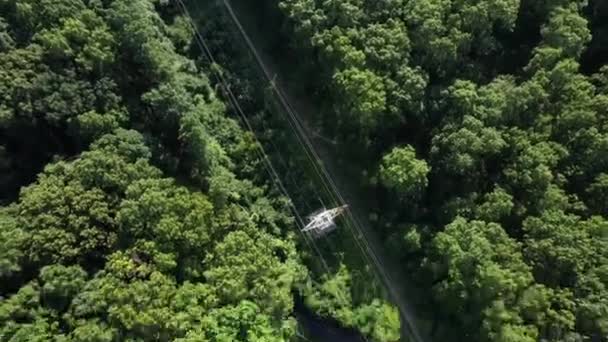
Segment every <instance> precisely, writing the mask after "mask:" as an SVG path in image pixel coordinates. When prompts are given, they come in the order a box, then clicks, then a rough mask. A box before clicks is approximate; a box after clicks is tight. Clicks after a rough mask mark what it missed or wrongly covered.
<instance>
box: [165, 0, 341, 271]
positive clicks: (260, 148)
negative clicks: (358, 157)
mask: <svg viewBox="0 0 608 342" xmlns="http://www.w3.org/2000/svg"><path fill="white" fill-rule="evenodd" d="M175 1H176V2H177V3H178V6H179V7H180V8H181V10H182V12H183V14H184V16H185V17H186V18H187V19H188V21H189V22H190V25H191V27H192V29H193V31H194V34H195V36H196V39H195V41H196V42H197V45H198V46H199V48H200V49H201V50H202V51H203V52H204V53H205V54H206V55H207V58H208V59H209V62H210V63H212V64H214V65H217V63H216V61H215V58H214V57H213V54H212V53H211V49H210V48H209V46H208V45H207V43H206V42H205V40H204V39H203V37H202V35H201V34H200V32H199V31H198V28H197V27H196V25H195V24H194V21H193V20H192V17H191V16H190V13H189V11H188V8H187V7H186V5H185V4H184V3H183V1H182V0H175ZM217 77H218V83H219V84H220V86H221V87H222V88H223V89H224V91H225V92H226V94H227V95H228V97H229V101H230V102H231V104H232V106H233V107H234V109H235V111H236V112H237V113H238V114H239V116H240V117H241V119H242V121H243V122H244V124H245V125H246V127H247V129H248V130H249V131H250V132H251V133H252V135H253V137H254V139H255V142H256V145H257V146H258V149H257V152H258V156H259V157H260V159H262V160H263V161H264V164H265V168H266V171H267V172H268V173H269V176H270V178H271V180H273V181H274V182H275V183H276V185H277V186H278V188H279V191H280V192H281V193H282V194H283V196H285V197H286V198H287V199H288V200H289V204H290V207H291V209H292V211H293V213H294V217H295V218H296V220H297V222H298V224H299V225H300V226H302V227H304V221H303V220H302V217H301V216H300V214H299V212H298V210H297V208H296V207H295V205H294V203H293V200H292V198H291V196H290V195H289V192H288V191H287V189H286V188H285V187H284V185H283V183H282V181H281V179H280V177H279V175H278V173H277V172H276V170H275V169H274V167H273V166H272V163H271V162H270V160H269V158H268V155H267V154H266V152H265V150H264V147H263V145H262V144H261V142H260V141H259V140H258V139H257V136H256V134H255V132H254V130H253V127H252V126H251V124H250V122H249V120H248V119H247V116H246V115H245V113H244V111H243V110H242V108H241V106H240V105H239V103H238V101H237V99H236V96H235V95H234V93H233V92H232V90H231V89H230V87H229V85H228V82H227V81H226V80H225V78H224V77H223V75H221V73H217ZM298 231H299V232H300V234H301V235H302V237H303V239H304V240H305V242H306V244H307V245H308V246H309V248H311V249H314V251H315V253H316V254H317V255H318V256H319V258H320V261H321V263H322V267H323V269H324V270H325V272H326V273H327V274H330V273H331V272H330V270H329V266H328V265H327V262H326V261H325V259H324V257H323V255H322V253H321V251H320V250H319V248H318V246H317V245H316V244H315V242H314V240H313V239H312V238H311V237H310V236H308V234H306V233H304V232H302V231H301V229H298Z"/></svg>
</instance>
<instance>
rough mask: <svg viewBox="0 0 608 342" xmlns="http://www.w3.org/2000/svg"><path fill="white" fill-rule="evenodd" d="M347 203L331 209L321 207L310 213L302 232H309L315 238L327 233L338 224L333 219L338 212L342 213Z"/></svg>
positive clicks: (338, 214)
mask: <svg viewBox="0 0 608 342" xmlns="http://www.w3.org/2000/svg"><path fill="white" fill-rule="evenodd" d="M346 208H348V205H343V206H341V207H337V208H333V209H321V210H319V211H317V212H314V213H312V214H311V215H310V216H308V220H309V221H308V224H307V225H306V227H304V229H302V231H303V232H306V233H309V234H310V235H312V236H313V237H315V238H319V237H321V236H324V235H327V234H329V233H331V232H333V231H334V230H336V228H338V226H336V222H335V221H334V220H335V219H336V218H337V217H338V216H340V214H342V213H343V212H344V211H345V210H346Z"/></svg>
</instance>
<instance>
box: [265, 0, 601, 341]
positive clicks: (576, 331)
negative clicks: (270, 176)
mask: <svg viewBox="0 0 608 342" xmlns="http://www.w3.org/2000/svg"><path fill="white" fill-rule="evenodd" d="M267 2H269V3H272V4H274V6H275V7H276V8H278V9H279V10H280V11H281V13H282V14H283V17H282V20H283V21H284V26H285V29H284V31H283V32H282V35H283V36H282V39H283V40H284V41H285V44H284V45H283V47H284V48H285V49H293V51H292V53H291V55H293V56H294V57H293V58H292V59H293V60H291V61H290V63H289V64H290V65H291V66H292V69H291V71H292V73H293V74H294V75H295V77H294V78H295V79H297V81H298V83H304V84H305V85H303V86H302V88H304V89H307V91H309V92H310V91H311V89H312V90H313V91H314V94H315V95H316V97H315V102H318V103H320V105H319V106H318V109H319V110H320V111H321V114H320V115H319V117H320V118H322V119H321V120H319V122H318V124H320V125H322V126H323V129H324V135H325V136H332V135H334V136H335V137H336V139H337V140H339V153H340V154H342V155H344V156H349V157H350V158H348V161H347V163H346V164H347V165H348V167H349V168H354V169H363V171H362V172H360V173H361V174H363V175H364V176H363V179H362V182H363V183H364V184H369V188H368V189H367V191H369V193H370V194H374V197H378V203H377V204H376V208H375V209H376V213H375V217H378V223H379V226H380V227H383V229H382V230H380V231H379V233H380V234H384V238H385V239H386V241H387V243H388V245H389V247H390V249H391V250H394V251H396V253H397V254H398V257H399V258H400V260H399V261H400V262H401V264H402V265H404V266H403V272H404V273H406V274H407V275H408V278H409V279H413V282H414V283H415V284H416V285H417V286H418V287H419V288H420V289H421V291H420V293H421V295H425V294H427V297H426V300H425V301H424V302H429V301H432V302H433V303H434V305H432V306H427V307H423V308H421V310H420V311H422V312H423V313H426V317H427V318H428V319H430V320H433V321H434V322H435V325H434V326H435V328H436V329H434V331H433V333H434V334H435V336H433V337H434V338H435V339H438V340H449V339H453V336H467V338H469V339H472V340H481V341H537V340H543V341H566V340H567V341H579V340H597V341H605V340H606V336H607V335H606V325H605V324H606V322H605V319H602V318H600V317H604V316H605V314H606V306H605V301H604V300H602V299H600V298H603V297H608V292H606V288H607V284H608V283H607V281H608V280H607V278H605V277H604V276H603V275H604V273H605V272H604V271H605V266H606V259H605V252H604V251H605V250H606V236H605V235H603V234H605V219H606V213H607V212H608V211H607V209H606V194H607V189H608V187H607V184H608V182H607V177H606V170H607V168H608V159H607V158H608V154H607V151H608V148H607V147H608V143H607V142H608V130H607V129H608V121H607V119H608V115H607V112H606V108H607V106H606V105H607V104H608V101H607V96H608V93H607V90H608V87H607V86H606V85H607V84H608V82H607V78H606V71H607V70H608V69H607V67H606V66H605V65H604V64H605V63H606V62H607V60H606V58H605V53H603V52H605V48H604V47H603V45H605V44H603V45H602V42H604V41H605V39H604V38H603V37H604V36H605V34H604V33H605V31H606V30H605V28H606V25H605V19H606V18H607V16H606V14H607V13H608V12H607V11H606V9H607V8H608V7H606V6H605V4H604V2H602V1H561V0H558V1H528V0H506V1H475V0H472V1H468V0H467V1H451V0H440V1H439V0H438V1H411V0H394V1H355V0H337V1H320V0H273V1H271V0H269V1H267ZM267 34H268V35H271V34H272V33H271V32H267ZM288 44H289V45H288ZM336 81H338V82H336ZM395 146H398V147H395ZM377 180H379V181H377ZM386 190H389V191H386ZM600 232H602V233H600ZM429 288H432V289H433V291H431V292H430V294H428V293H429V291H427V289H429ZM592 301H593V302H592Z"/></svg>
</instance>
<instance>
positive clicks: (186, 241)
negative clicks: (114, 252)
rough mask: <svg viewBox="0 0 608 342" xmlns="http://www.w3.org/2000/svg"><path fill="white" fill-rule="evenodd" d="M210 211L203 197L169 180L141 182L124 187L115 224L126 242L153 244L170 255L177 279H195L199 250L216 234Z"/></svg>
mask: <svg viewBox="0 0 608 342" xmlns="http://www.w3.org/2000/svg"><path fill="white" fill-rule="evenodd" d="M212 210H213V208H212V206H211V204H210V203H209V202H208V201H207V199H206V198H205V197H204V196H202V195H201V194H193V193H191V192H190V191H188V190H187V189H185V188H182V187H178V186H176V185H175V184H174V182H173V181H172V180H169V179H145V180H140V181H137V182H134V183H132V184H131V185H130V186H129V187H128V188H127V191H126V196H125V199H124V200H123V201H122V202H121V204H120V208H119V209H118V213H117V223H118V225H119V227H120V230H121V232H122V234H124V236H125V237H128V239H129V240H130V241H138V240H149V241H154V242H155V243H156V246H157V247H156V248H157V249H158V250H159V251H163V252H165V253H172V254H174V255H175V256H174V258H175V261H174V262H175V263H176V266H177V268H178V272H180V273H181V274H182V275H180V276H185V277H186V278H188V279H195V278H197V277H201V276H202V274H201V273H202V270H201V266H202V264H201V263H200V260H201V258H202V253H201V251H203V250H205V249H206V248H207V247H208V244H209V243H210V242H211V236H212V235H213V234H214V233H216V232H215V231H214V230H215V229H214V228H215V227H214V225H213V224H212V221H211V216H212Z"/></svg>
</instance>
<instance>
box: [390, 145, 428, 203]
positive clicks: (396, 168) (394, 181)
mask: <svg viewBox="0 0 608 342" xmlns="http://www.w3.org/2000/svg"><path fill="white" fill-rule="evenodd" d="M429 172H430V167H429V166H428V165H427V163H426V162H425V161H424V160H420V159H417V158H416V152H415V150H414V148H413V147H411V146H409V145H408V146H405V147H396V148H394V149H393V150H392V151H391V152H390V153H389V154H387V155H385V156H384V157H383V158H382V164H381V165H380V180H381V181H382V183H383V184H384V186H386V187H387V188H389V189H392V190H394V191H395V192H397V193H398V194H399V195H401V196H405V197H414V198H417V197H419V196H420V195H421V194H422V193H423V192H424V191H425V189H426V186H427V185H428V178H427V175H428V173H429Z"/></svg>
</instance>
